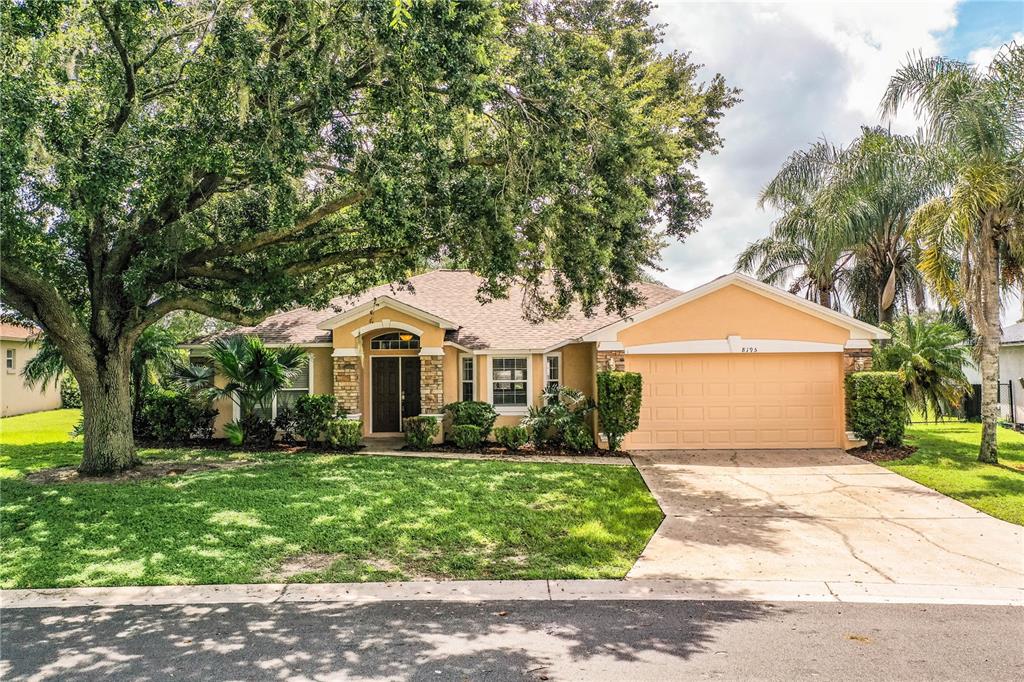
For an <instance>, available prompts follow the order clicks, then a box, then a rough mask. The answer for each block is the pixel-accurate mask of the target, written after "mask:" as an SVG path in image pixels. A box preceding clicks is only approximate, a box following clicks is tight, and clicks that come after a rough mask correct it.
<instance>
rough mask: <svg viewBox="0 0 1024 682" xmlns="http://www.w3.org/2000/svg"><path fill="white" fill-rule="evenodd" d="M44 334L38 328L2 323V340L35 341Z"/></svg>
mask: <svg viewBox="0 0 1024 682" xmlns="http://www.w3.org/2000/svg"><path fill="white" fill-rule="evenodd" d="M41 333H42V330H41V329H39V328H38V327H22V326H20V325H16V324H10V323H9V322H0V338H4V339H7V340H15V341H30V340H35V339H36V337H38V336H39V335H40V334H41Z"/></svg>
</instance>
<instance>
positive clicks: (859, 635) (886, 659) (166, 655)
mask: <svg viewBox="0 0 1024 682" xmlns="http://www.w3.org/2000/svg"><path fill="white" fill-rule="evenodd" d="M0 628H2V640H0V659H2V662H0V677H2V678H3V679H6V680H49V679H60V680H93V679H95V680H100V679H117V680H124V679H138V680H164V679H196V680H198V679H203V680H228V679H230V680H259V679H276V680H313V679H316V680H322V679H360V680H362V679H388V680H582V679H585V680H615V681H616V682H626V681H628V680H669V679H675V680H677V679H693V678H718V679H761V680H794V679H806V678H820V679H858V680H883V679H889V680H896V679H898V680H913V679H928V680H935V679H971V680H1012V679H1022V678H1024V653H1022V646H1021V644H1022V642H1024V611H1022V610H1021V609H1020V608H1018V607H1008V606H1007V607H1003V606H959V605H914V604H903V605H884V604H842V603H839V604H837V603H811V602H778V603H764V602H728V601H713V602H702V601H614V602H610V601H606V602H596V601H595V602H588V601H555V602H552V601H509V602H497V601H488V602H481V603H445V602H436V601H434V602H423V601H418V602H416V601H392V602H380V603H371V604H360V605H351V604H337V603H313V604H302V603H287V604H205V605H203V604H197V605H185V606H177V605H175V606H167V605H161V606H122V607H68V608H24V609H5V610H4V611H3V613H2V625H0Z"/></svg>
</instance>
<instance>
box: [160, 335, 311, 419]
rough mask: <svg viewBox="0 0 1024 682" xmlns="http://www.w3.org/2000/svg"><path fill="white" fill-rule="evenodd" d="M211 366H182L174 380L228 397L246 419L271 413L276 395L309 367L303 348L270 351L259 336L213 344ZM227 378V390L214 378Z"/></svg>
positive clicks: (231, 337) (230, 338)
mask: <svg viewBox="0 0 1024 682" xmlns="http://www.w3.org/2000/svg"><path fill="white" fill-rule="evenodd" d="M209 359H210V364H204V365H181V366H178V367H176V368H175V369H174V372H173V375H174V378H175V379H176V380H177V381H178V382H179V383H181V384H182V385H184V386H186V387H188V388H191V389H196V390H204V391H209V392H210V393H211V394H212V395H213V396H215V397H222V396H224V397H227V398H230V399H231V401H232V402H234V403H235V404H236V405H238V411H239V414H240V415H241V417H242V419H245V418H247V417H249V416H250V415H253V414H258V413H259V412H263V413H269V411H270V406H271V402H272V401H273V398H274V394H275V393H276V392H277V391H279V390H280V389H282V388H286V387H287V386H288V385H289V384H290V383H291V380H292V379H293V378H294V377H295V375H296V374H298V373H299V372H300V371H301V370H302V368H304V367H305V366H306V362H307V357H306V350H305V349H304V348H302V347H300V346H285V347H284V348H270V347H268V346H267V345H266V344H265V343H263V341H262V340H261V339H260V338H258V337H255V336H230V337H228V338H225V339H217V340H216V341H213V342H212V343H211V344H210V353H209ZM217 375H220V376H223V377H225V378H226V380H227V381H226V383H225V384H224V385H223V386H216V385H214V377H215V376H217Z"/></svg>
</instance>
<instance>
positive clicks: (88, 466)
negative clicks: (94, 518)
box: [76, 350, 139, 475]
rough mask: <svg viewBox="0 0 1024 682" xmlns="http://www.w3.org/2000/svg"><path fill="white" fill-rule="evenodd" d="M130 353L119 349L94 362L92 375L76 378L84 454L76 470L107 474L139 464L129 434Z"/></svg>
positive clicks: (130, 406)
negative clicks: (79, 393) (79, 399)
mask: <svg viewBox="0 0 1024 682" xmlns="http://www.w3.org/2000/svg"><path fill="white" fill-rule="evenodd" d="M130 357H131V352H130V351H129V350H119V351H117V352H114V353H111V354H110V355H108V356H107V357H106V358H104V359H103V361H102V362H98V363H97V368H96V372H95V374H93V373H92V372H85V373H82V375H81V376H76V378H77V379H78V385H79V387H80V388H81V391H82V416H83V419H84V436H85V452H84V454H83V456H82V463H81V465H79V467H78V470H79V472H81V473H83V474H90V475H96V474H107V473H115V472H119V471H124V470H125V469H130V468H132V467H134V466H136V465H137V464H138V463H139V458H138V457H137V456H136V454H135V439H134V437H133V435H132V399H131V378H130V377H131V373H130V362H129V358H130Z"/></svg>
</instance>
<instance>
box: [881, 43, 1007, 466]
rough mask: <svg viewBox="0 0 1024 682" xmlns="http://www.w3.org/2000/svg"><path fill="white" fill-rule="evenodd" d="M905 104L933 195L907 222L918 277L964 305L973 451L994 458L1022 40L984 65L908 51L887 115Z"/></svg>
mask: <svg viewBox="0 0 1024 682" xmlns="http://www.w3.org/2000/svg"><path fill="white" fill-rule="evenodd" d="M907 105H912V106H913V107H914V109H915V111H916V112H917V113H918V114H919V115H921V116H922V117H923V118H924V120H925V134H924V137H923V139H922V140H920V141H919V142H917V143H915V144H913V145H907V148H906V150H905V155H906V157H907V158H908V159H911V160H914V161H916V162H917V163H919V164H920V166H921V167H922V168H925V169H927V171H928V172H929V174H930V176H931V177H932V179H933V182H932V187H931V189H932V191H933V198H931V199H930V200H929V201H927V202H926V203H924V204H923V205H922V206H921V207H919V208H918V209H917V211H915V213H914V214H913V217H912V219H911V232H912V235H913V236H915V237H916V238H918V239H920V241H921V244H922V249H923V250H922V256H921V264H920V268H921V271H922V273H923V274H924V276H925V279H926V280H927V281H928V283H929V285H930V286H931V288H932V289H933V290H934V291H935V292H936V293H937V294H938V295H939V296H940V297H942V298H944V299H945V300H947V301H948V302H949V303H951V304H953V305H959V304H961V303H962V304H963V305H964V307H965V308H966V310H967V312H968V313H969V315H970V318H971V321H972V323H973V325H974V328H975V330H976V332H977V338H978V351H979V355H980V370H981V418H982V435H981V445H980V447H979V451H978V459H979V460H980V461H982V462H990V463H995V462H997V461H998V459H997V448H996V424H997V420H998V400H999V397H998V396H999V392H998V391H999V383H998V382H999V341H1000V336H1001V330H1000V323H999V314H1000V299H999V293H1000V270H1001V268H1002V267H1003V266H1004V265H1006V264H1007V263H1020V262H1021V255H1022V254H1024V235H1022V229H1021V228H1022V220H1024V144H1022V142H1024V48H1022V47H1021V46H1019V45H1016V44H1011V45H1007V46H1006V47H1004V49H1003V50H1002V51H1001V52H1000V54H999V55H997V56H996V58H995V59H994V60H993V61H992V64H991V65H990V66H989V67H988V68H987V69H984V70H981V69H977V68H975V67H974V66H972V65H970V64H967V63H965V62H960V61H956V60H952V59H946V58H943V57H928V58H925V57H921V56H918V57H914V58H911V59H910V60H909V61H908V62H907V63H906V64H904V65H903V66H902V67H901V68H900V69H899V70H898V71H897V72H896V74H895V75H894V76H893V77H892V79H891V80H890V81H889V86H888V88H887V90H886V93H885V96H884V98H883V99H882V104H881V109H882V112H883V114H885V115H887V116H892V115H894V114H895V113H896V112H897V111H899V110H900V109H901V108H902V107H904V106H907ZM1001 256H1003V258H1002V263H1001V262H1000V261H1001Z"/></svg>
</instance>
